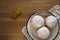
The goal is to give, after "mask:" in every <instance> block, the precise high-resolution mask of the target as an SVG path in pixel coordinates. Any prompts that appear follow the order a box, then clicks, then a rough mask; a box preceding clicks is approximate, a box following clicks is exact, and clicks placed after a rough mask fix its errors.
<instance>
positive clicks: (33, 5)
mask: <svg viewBox="0 0 60 40" xmlns="http://www.w3.org/2000/svg"><path fill="white" fill-rule="evenodd" d="M56 4H58V5H60V0H0V40H27V39H26V37H25V36H24V35H23V34H22V28H23V26H25V24H26V21H27V19H28V17H29V16H30V15H31V14H32V13H33V12H35V11H36V10H41V9H45V10H49V9H50V8H52V7H53V6H54V5H56ZM18 7H19V8H22V14H21V16H19V18H18V19H17V20H13V19H12V18H11V14H12V12H13V11H14V10H15V9H16V8H18Z"/></svg>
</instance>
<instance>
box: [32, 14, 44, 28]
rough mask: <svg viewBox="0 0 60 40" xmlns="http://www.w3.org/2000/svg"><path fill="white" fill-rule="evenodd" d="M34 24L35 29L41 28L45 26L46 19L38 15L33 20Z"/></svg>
mask: <svg viewBox="0 0 60 40" xmlns="http://www.w3.org/2000/svg"><path fill="white" fill-rule="evenodd" d="M32 24H33V25H34V27H35V28H39V27H41V26H42V25H44V19H43V17H41V16H39V15H36V16H34V17H33V18H32Z"/></svg>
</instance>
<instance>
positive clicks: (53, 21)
mask: <svg viewBox="0 0 60 40" xmlns="http://www.w3.org/2000/svg"><path fill="white" fill-rule="evenodd" d="M56 24H57V19H56V18H55V17H54V16H49V17H47V18H46V25H47V26H48V27H49V28H54V27H55V26H56Z"/></svg>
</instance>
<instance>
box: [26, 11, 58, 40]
mask: <svg viewBox="0 0 60 40" xmlns="http://www.w3.org/2000/svg"><path fill="white" fill-rule="evenodd" d="M35 15H41V16H44V17H47V16H48V15H50V14H49V12H47V11H45V10H41V11H37V12H35V13H33V14H32V15H31V16H30V17H29V19H28V21H27V24H26V30H27V33H28V34H29V36H30V37H31V38H32V40H40V39H38V36H37V35H33V32H35V31H34V30H33V29H32V27H31V24H30V19H31V18H32V17H33V16H35ZM58 32H59V26H58V23H57V25H56V27H55V28H54V29H53V30H52V33H51V36H50V37H49V38H48V39H47V40H54V39H55V38H56V37H57V34H58Z"/></svg>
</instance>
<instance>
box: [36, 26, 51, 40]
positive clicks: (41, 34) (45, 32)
mask: <svg viewBox="0 0 60 40" xmlns="http://www.w3.org/2000/svg"><path fill="white" fill-rule="evenodd" d="M37 34H38V36H39V37H40V38H41V39H47V38H48V37H49V35H50V31H49V29H48V28H47V27H44V26H43V27H42V28H40V29H39V30H38V31H37Z"/></svg>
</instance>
